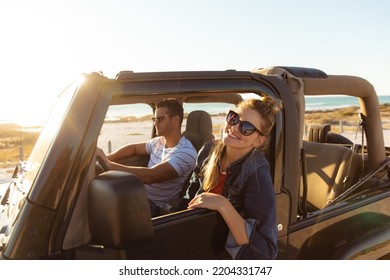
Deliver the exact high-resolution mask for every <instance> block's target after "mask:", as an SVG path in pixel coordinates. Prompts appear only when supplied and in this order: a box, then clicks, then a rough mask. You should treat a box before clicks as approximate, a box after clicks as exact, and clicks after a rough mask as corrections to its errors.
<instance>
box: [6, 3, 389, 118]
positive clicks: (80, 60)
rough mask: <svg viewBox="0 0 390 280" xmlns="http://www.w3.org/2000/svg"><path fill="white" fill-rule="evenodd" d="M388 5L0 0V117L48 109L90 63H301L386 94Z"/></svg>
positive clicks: (141, 66)
mask: <svg viewBox="0 0 390 280" xmlns="http://www.w3.org/2000/svg"><path fill="white" fill-rule="evenodd" d="M389 14H390V1H387V0H383V1H379V0H372V1H362V0H354V1H352V0H343V1H340V0H327V1H325V0H317V1H310V0H307V1H302V0H295V1H291V0H290V1H289V0H278V1H269V0H268V1H265V0H240V1H233V0H232V1H230V0H224V1H222V0H181V1H179V0H154V1H152V0H139V1H135V0H107V1H103V0H63V1H62V0H58V1H56V0H51V1H50V0H46V1H45V0H34V1H31V0H0V121H1V120H4V119H7V120H16V121H18V122H22V123H23V122H27V121H32V120H38V119H44V118H45V117H46V115H47V114H48V112H49V110H50V108H51V105H52V104H53V102H54V100H55V98H56V97H57V96H58V94H59V93H60V92H61V91H62V90H63V89H64V88H65V87H66V86H67V85H68V84H69V83H71V82H72V81H73V80H75V79H76V78H77V77H78V75H80V74H81V73H89V72H92V71H102V72H103V73H104V75H105V76H107V77H110V78H114V77H115V75H116V73H118V72H119V71H121V70H133V71H137V72H145V71H180V70H226V69H236V70H252V69H255V68H262V67H268V66H276V65H285V66H301V67H312V68H318V69H321V70H323V71H325V72H326V73H328V74H332V75H338V74H340V75H354V76H360V77H363V78H365V79H367V80H368V81H369V82H371V83H372V84H373V85H374V87H375V89H376V91H377V93H378V94H379V95H390V83H389V82H388V79H389V78H388V75H389V74H388V73H389V69H388V67H389V66H390V51H389V50H390V17H389Z"/></svg>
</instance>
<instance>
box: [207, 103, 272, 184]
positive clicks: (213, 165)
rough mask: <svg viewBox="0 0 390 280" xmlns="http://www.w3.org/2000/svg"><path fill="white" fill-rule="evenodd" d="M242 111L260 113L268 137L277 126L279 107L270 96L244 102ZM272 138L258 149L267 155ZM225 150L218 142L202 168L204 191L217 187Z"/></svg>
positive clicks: (222, 144) (240, 107) (223, 145)
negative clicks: (219, 167)
mask: <svg viewBox="0 0 390 280" xmlns="http://www.w3.org/2000/svg"><path fill="white" fill-rule="evenodd" d="M237 108H238V109H239V110H240V111H244V110H246V109H252V110H255V111H256V112H258V113H259V114H260V116H261V131H262V132H263V133H264V135H266V136H268V134H269V133H270V132H271V130H272V127H273V126H274V124H275V114H276V112H277V111H278V110H279V108H280V107H279V105H278V104H277V103H276V102H275V101H274V100H273V99H272V97H270V96H263V97H261V98H260V99H249V100H246V101H242V102H240V103H239V104H238V105H237ZM269 141H270V137H267V139H266V141H265V142H264V144H263V145H261V146H260V147H259V148H258V149H259V150H260V151H261V152H262V153H263V154H267V152H268V148H269ZM224 150H225V144H224V143H223V141H218V143H217V144H216V145H215V146H214V148H213V149H212V151H211V152H210V155H209V156H208V158H207V159H206V160H205V164H204V165H203V166H202V168H201V174H202V175H203V178H204V179H203V190H204V191H210V190H212V189H213V188H215V187H217V185H218V180H219V169H218V162H220V161H221V158H222V155H223V153H224Z"/></svg>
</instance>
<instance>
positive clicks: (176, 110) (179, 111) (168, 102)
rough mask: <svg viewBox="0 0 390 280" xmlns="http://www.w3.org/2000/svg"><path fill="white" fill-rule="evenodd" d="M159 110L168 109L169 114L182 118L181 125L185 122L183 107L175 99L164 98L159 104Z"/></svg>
mask: <svg viewBox="0 0 390 280" xmlns="http://www.w3.org/2000/svg"><path fill="white" fill-rule="evenodd" d="M156 106H157V108H161V107H165V108H168V114H169V115H172V116H179V117H180V125H181V123H182V122H183V106H181V104H180V103H179V101H177V100H176V99H174V98H164V99H163V100H160V101H159V102H157V105H156Z"/></svg>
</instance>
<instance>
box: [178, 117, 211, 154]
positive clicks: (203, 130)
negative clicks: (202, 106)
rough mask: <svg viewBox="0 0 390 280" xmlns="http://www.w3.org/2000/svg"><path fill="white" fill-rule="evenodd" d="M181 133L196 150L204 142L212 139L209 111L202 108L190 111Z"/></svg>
mask: <svg viewBox="0 0 390 280" xmlns="http://www.w3.org/2000/svg"><path fill="white" fill-rule="evenodd" d="M183 134H184V135H185V137H187V138H188V139H189V140H190V141H191V143H192V145H194V147H195V149H196V150H197V151H199V149H200V148H201V147H202V146H203V145H204V144H205V143H206V142H208V141H211V140H214V135H213V125H212V121H211V116H210V115H209V113H207V112H206V111H202V110H196V111H192V112H190V113H189V114H188V117H187V124H186V130H185V131H184V132H183Z"/></svg>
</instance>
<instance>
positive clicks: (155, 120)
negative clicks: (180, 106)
mask: <svg viewBox="0 0 390 280" xmlns="http://www.w3.org/2000/svg"><path fill="white" fill-rule="evenodd" d="M170 116H171V115H169V114H167V115H164V116H160V117H152V121H153V122H157V123H160V122H162V120H164V119H165V118H166V117H170Z"/></svg>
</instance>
